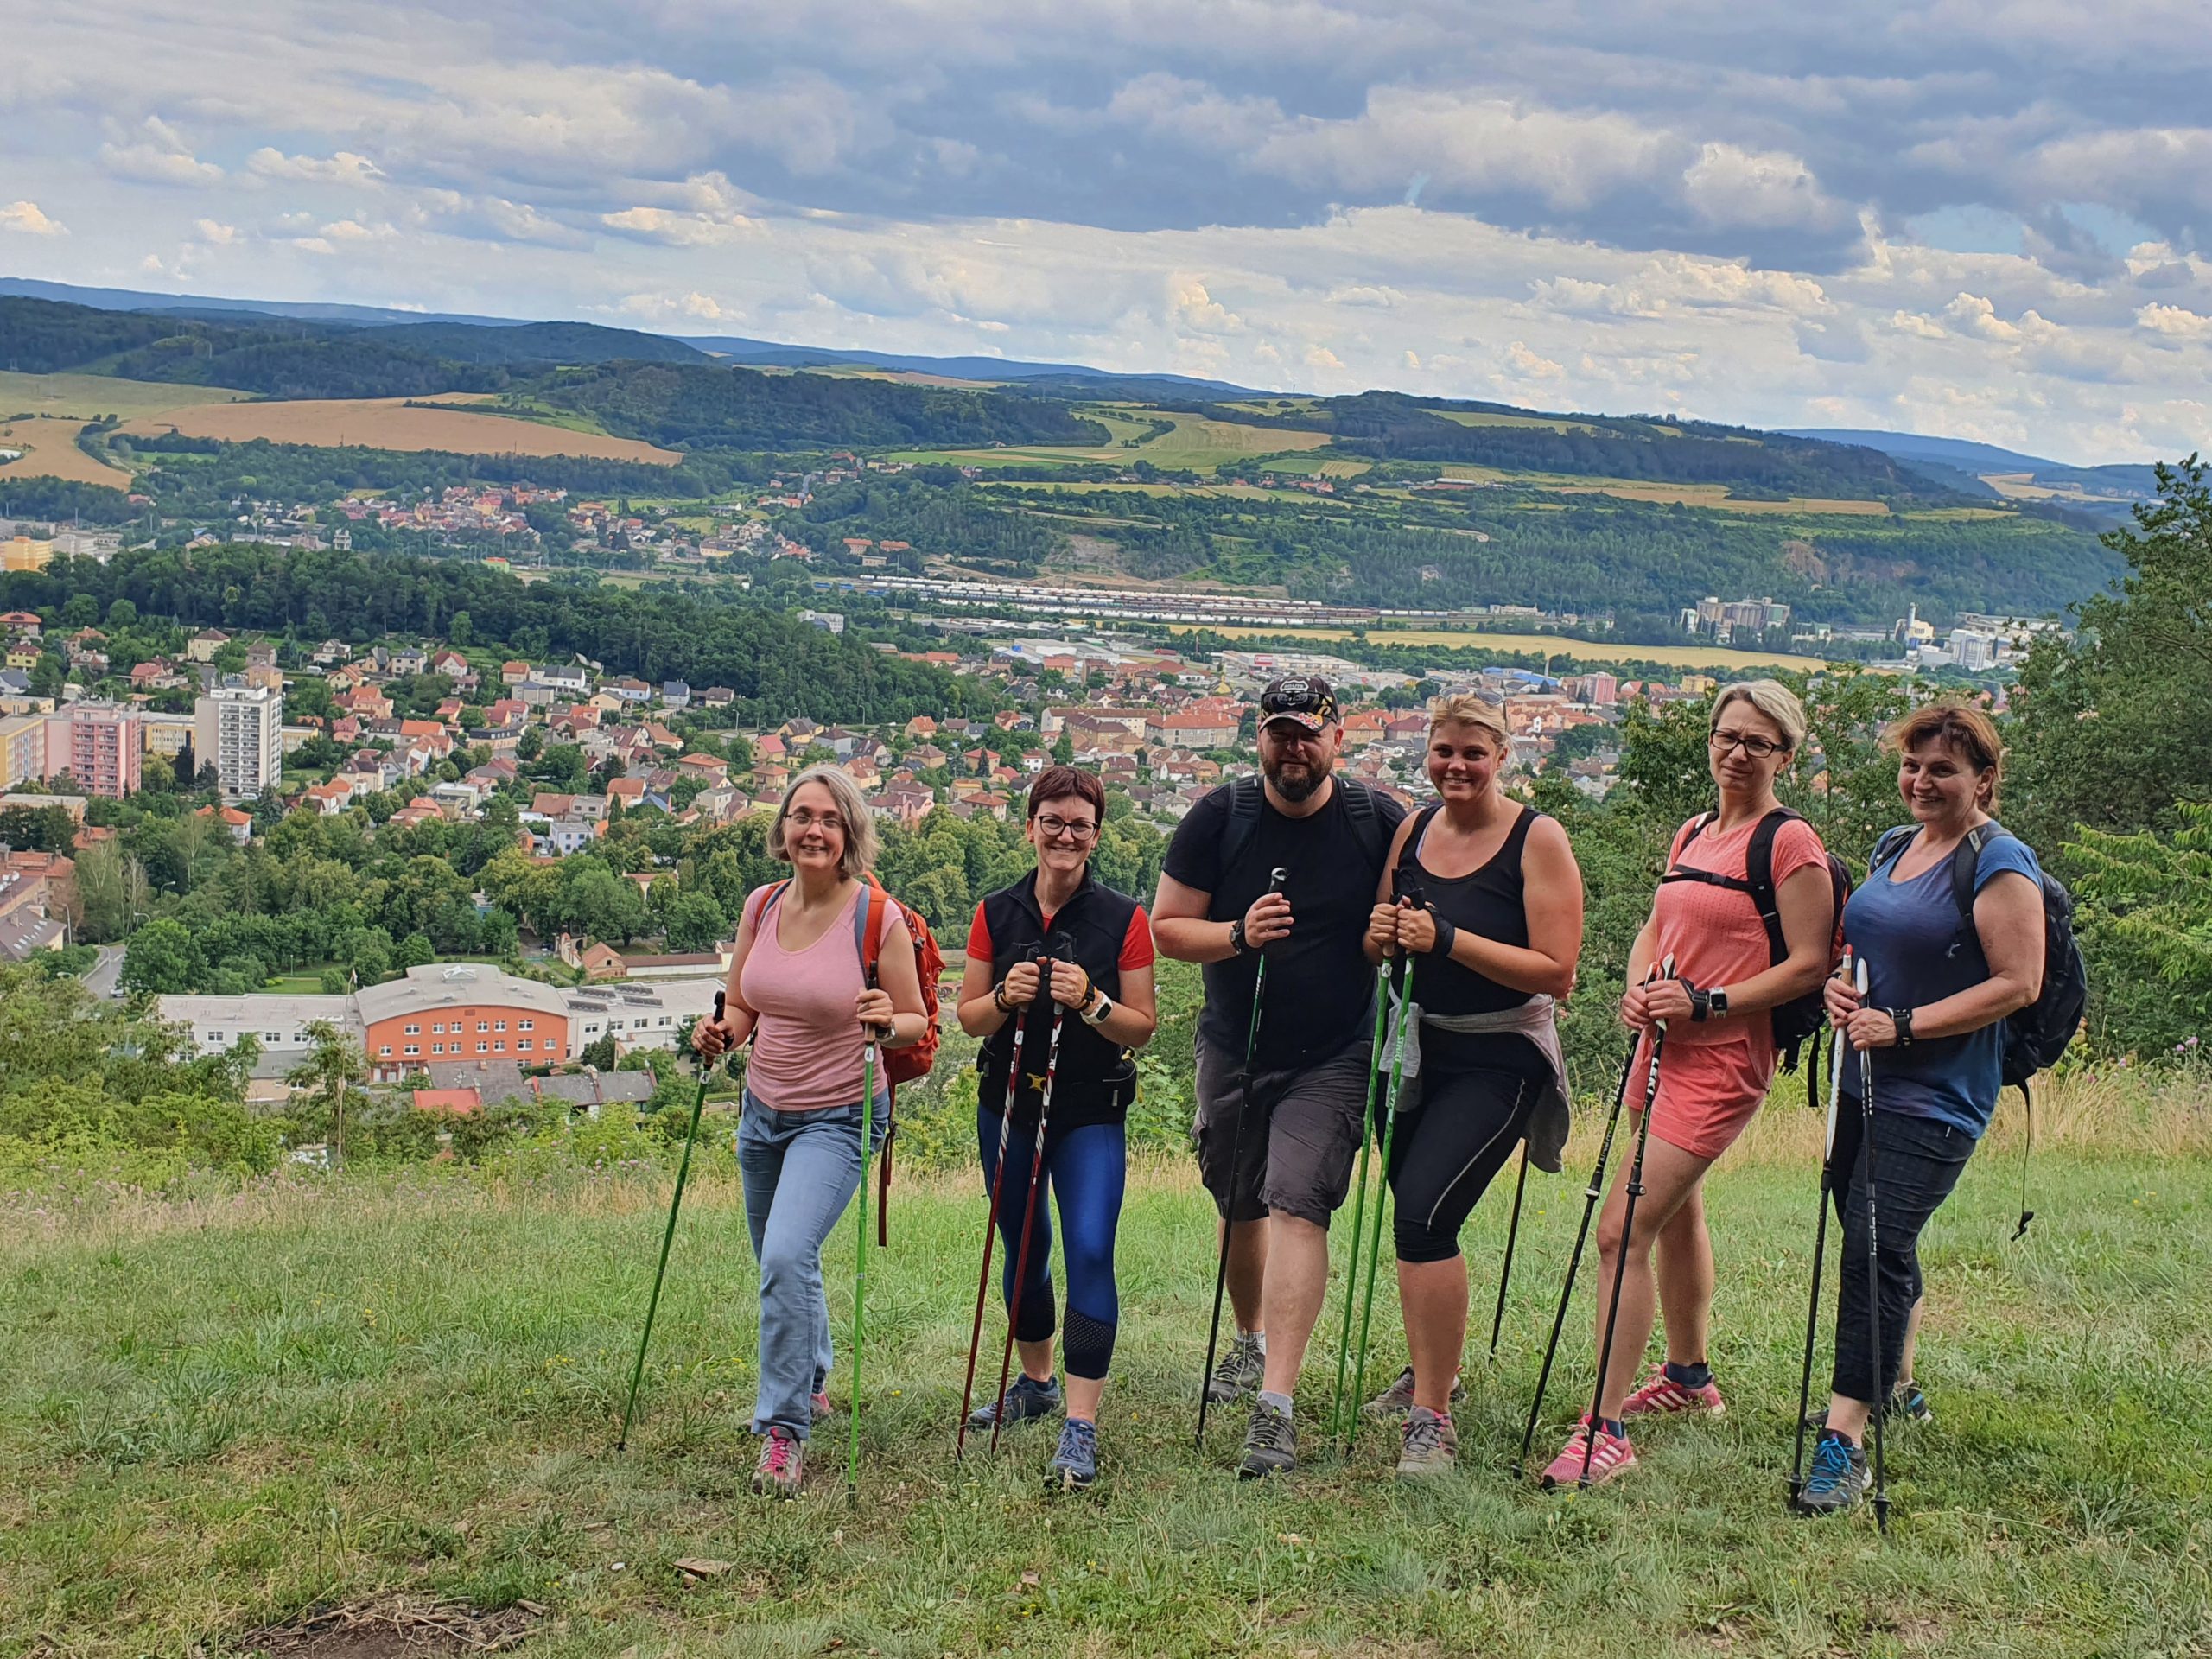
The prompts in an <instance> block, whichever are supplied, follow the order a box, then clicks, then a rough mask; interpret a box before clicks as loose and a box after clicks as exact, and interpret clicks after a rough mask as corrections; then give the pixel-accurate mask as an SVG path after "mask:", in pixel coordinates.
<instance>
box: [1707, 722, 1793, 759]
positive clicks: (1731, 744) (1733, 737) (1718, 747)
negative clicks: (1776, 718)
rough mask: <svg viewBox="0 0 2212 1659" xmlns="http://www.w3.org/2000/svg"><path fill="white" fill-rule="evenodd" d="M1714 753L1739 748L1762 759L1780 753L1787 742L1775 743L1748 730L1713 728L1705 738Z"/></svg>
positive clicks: (1784, 748) (1753, 756)
mask: <svg viewBox="0 0 2212 1659" xmlns="http://www.w3.org/2000/svg"><path fill="white" fill-rule="evenodd" d="M1705 741H1706V742H1707V745H1708V746H1709V747H1711V748H1712V750H1713V753H1715V754H1726V753H1728V751H1729V750H1731V749H1741V750H1742V751H1743V752H1744V753H1745V754H1748V755H1750V756H1751V759H1752V760H1765V759H1766V758H1767V756H1769V755H1770V754H1780V753H1783V751H1784V750H1786V749H1787V748H1789V745H1788V744H1787V743H1777V742H1776V741H1774V740H1773V739H1772V738H1770V737H1755V736H1753V735H1752V734H1751V733H1749V732H1724V731H1720V730H1718V729H1715V730H1714V731H1713V732H1712V733H1711V734H1708V735H1707V738H1706V740H1705Z"/></svg>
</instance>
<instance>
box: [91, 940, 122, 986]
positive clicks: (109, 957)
mask: <svg viewBox="0 0 2212 1659" xmlns="http://www.w3.org/2000/svg"><path fill="white" fill-rule="evenodd" d="M95 948H96V949H97V950H99V953H100V959H99V963H96V964H95V965H94V966H93V968H92V971H91V972H89V973H87V974H86V976H85V984H86V988H88V989H89V990H90V991H91V992H92V995H94V996H121V995H123V985H122V976H123V947H122V946H121V945H119V944H103V945H99V946H96V947H95Z"/></svg>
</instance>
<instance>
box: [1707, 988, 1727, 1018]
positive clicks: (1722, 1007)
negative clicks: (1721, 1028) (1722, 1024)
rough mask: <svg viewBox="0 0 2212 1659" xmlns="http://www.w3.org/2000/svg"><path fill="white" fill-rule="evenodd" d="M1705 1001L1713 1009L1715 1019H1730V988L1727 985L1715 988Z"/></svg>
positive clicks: (1708, 993)
mask: <svg viewBox="0 0 2212 1659" xmlns="http://www.w3.org/2000/svg"><path fill="white" fill-rule="evenodd" d="M1705 1000H1706V1002H1707V1005H1708V1006H1709V1007H1711V1008H1712V1010H1713V1018H1714V1019H1716V1020H1726V1018H1727V1017H1728V988H1727V987H1726V985H1716V986H1714V987H1713V988H1712V989H1711V990H1709V991H1707V993H1706V994H1705Z"/></svg>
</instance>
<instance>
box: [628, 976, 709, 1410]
mask: <svg viewBox="0 0 2212 1659" xmlns="http://www.w3.org/2000/svg"><path fill="white" fill-rule="evenodd" d="M724 995H725V993H723V992H721V991H716V992H715V1013H714V1020H715V1024H716V1025H720V1024H721V1019H722V1002H723V999H724ZM714 1069H715V1068H714V1066H713V1065H712V1064H711V1063H709V1064H708V1065H702V1066H701V1067H700V1068H699V1093H698V1095H697V1096H696V1098H695V1099H694V1100H693V1101H692V1103H691V1127H690V1128H688V1129H686V1130H685V1131H684V1132H683V1161H682V1162H681V1163H679V1164H677V1166H676V1193H675V1196H674V1197H672V1198H670V1199H669V1201H668V1225H667V1227H666V1228H665V1229H664V1230H663V1231H662V1233H661V1236H660V1265H659V1266H658V1268H654V1269H653V1294H652V1300H651V1301H649V1302H647V1303H646V1304H645V1332H644V1334H642V1335H641V1336H639V1338H638V1361H637V1363H636V1364H634V1365H632V1366H631V1368H630V1398H629V1401H628V1402H627V1403H626V1405H624V1406H623V1408H622V1435H621V1438H620V1440H616V1441H615V1442H614V1449H615V1450H616V1451H617V1452H626V1451H628V1450H629V1449H630V1414H631V1413H632V1412H633V1411H635V1410H637V1408H638V1379H639V1378H640V1377H641V1376H644V1375H645V1344H648V1343H650V1342H651V1341H652V1339H653V1315H654V1314H655V1313H658V1312H659V1311H660V1285H661V1281H662V1280H663V1279H664V1278H666V1277H667V1276H668V1247H669V1244H670V1243H671V1241H673V1240H674V1238H675V1237H676V1211H677V1207H678V1206H679V1205H682V1204H683V1179H684V1177H685V1176H687V1175H689V1174H690V1173H691V1143H692V1142H693V1141H696V1140H697V1139H698V1138H699V1113H700V1111H701V1110H702V1109H703V1108H704V1107H705V1105H706V1103H707V1077H708V1074H709V1073H710V1072H711V1071H714Z"/></svg>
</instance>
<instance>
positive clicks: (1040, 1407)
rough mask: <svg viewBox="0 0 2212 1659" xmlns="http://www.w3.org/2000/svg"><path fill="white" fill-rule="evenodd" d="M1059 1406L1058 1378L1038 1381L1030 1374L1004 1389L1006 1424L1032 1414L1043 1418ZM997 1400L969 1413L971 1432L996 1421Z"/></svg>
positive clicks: (1018, 1421)
mask: <svg viewBox="0 0 2212 1659" xmlns="http://www.w3.org/2000/svg"><path fill="white" fill-rule="evenodd" d="M1059 1408H1060V1379H1059V1378H1058V1377H1057V1376H1056V1377H1054V1378H1052V1381H1051V1382H1049V1383H1039V1382H1038V1381H1037V1379H1036V1378H1034V1377H1033V1376H1022V1377H1020V1378H1018V1379H1016V1381H1015V1383H1014V1386H1013V1387H1012V1388H1010V1389H1007V1391H1006V1421H1007V1423H1008V1425H1012V1424H1014V1423H1024V1422H1027V1421H1029V1419H1031V1418H1032V1417H1046V1416H1050V1415H1051V1414H1052V1413H1054V1412H1056V1411H1058V1409H1059ZM998 1416H999V1408H998V1402H995V1401H993V1402H991V1403H989V1404H988V1405H982V1406H978V1407H976V1409H975V1410H973V1411H971V1412H969V1414H968V1429H969V1433H974V1432H975V1431H976V1430H977V1429H979V1428H988V1427H990V1426H991V1425H992V1424H993V1423H995V1422H996V1421H998Z"/></svg>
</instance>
